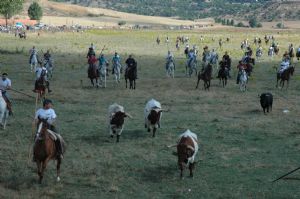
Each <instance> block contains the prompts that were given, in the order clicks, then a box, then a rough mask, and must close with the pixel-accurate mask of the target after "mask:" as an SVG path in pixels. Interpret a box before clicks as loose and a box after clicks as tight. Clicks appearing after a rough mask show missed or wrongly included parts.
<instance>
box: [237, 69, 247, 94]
mask: <svg viewBox="0 0 300 199" xmlns="http://www.w3.org/2000/svg"><path fill="white" fill-rule="evenodd" d="M247 82H248V75H247V72H246V71H245V70H244V69H242V71H241V75H240V79H239V84H240V90H241V91H242V92H245V91H246V87H247Z"/></svg>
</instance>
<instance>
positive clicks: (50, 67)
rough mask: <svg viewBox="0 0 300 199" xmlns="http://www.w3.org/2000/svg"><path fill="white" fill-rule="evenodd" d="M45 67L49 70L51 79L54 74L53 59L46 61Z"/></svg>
mask: <svg viewBox="0 0 300 199" xmlns="http://www.w3.org/2000/svg"><path fill="white" fill-rule="evenodd" d="M44 67H45V68H46V69H47V78H48V79H51V78H52V74H53V61H52V59H49V60H44Z"/></svg>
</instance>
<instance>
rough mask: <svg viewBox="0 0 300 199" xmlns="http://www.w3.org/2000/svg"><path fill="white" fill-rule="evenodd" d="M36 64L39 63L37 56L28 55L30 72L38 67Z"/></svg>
mask: <svg viewBox="0 0 300 199" xmlns="http://www.w3.org/2000/svg"><path fill="white" fill-rule="evenodd" d="M38 63H39V61H38V56H37V54H36V53H32V54H31V55H30V58H29V64H30V70H31V72H32V71H35V70H36V66H37V65H38Z"/></svg>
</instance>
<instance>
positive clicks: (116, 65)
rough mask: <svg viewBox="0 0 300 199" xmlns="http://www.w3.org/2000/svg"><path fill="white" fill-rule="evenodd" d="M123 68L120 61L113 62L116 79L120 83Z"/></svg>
mask: <svg viewBox="0 0 300 199" xmlns="http://www.w3.org/2000/svg"><path fill="white" fill-rule="evenodd" d="M121 69H122V66H121V64H120V62H113V68H112V70H113V74H114V75H115V80H116V82H117V83H120V78H121Z"/></svg>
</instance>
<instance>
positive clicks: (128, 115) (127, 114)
mask: <svg viewBox="0 0 300 199" xmlns="http://www.w3.org/2000/svg"><path fill="white" fill-rule="evenodd" d="M125 115H126V116H127V117H129V118H133V117H132V116H131V115H130V114H129V113H125Z"/></svg>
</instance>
